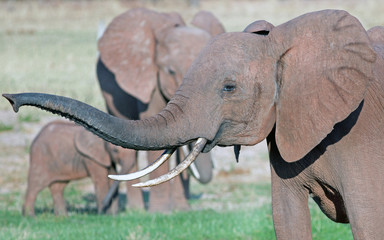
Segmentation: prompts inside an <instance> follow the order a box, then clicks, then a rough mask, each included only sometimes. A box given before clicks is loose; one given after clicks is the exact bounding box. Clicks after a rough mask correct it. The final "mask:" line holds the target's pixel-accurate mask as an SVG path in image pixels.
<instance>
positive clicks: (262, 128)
mask: <svg viewBox="0 0 384 240" xmlns="http://www.w3.org/2000/svg"><path fill="white" fill-rule="evenodd" d="M253 32H256V33H253ZM258 32H261V33H262V34H258ZM375 61H376V54H375V52H374V51H373V50H372V48H371V45H370V40H369V38H368V36H367V33H366V31H365V29H364V28H363V27H362V26H361V24H360V22H359V21H358V20H357V19H356V18H354V17H353V16H351V15H349V14H348V13H347V12H345V11H337V10H325V11H319V12H313V13H309V14H305V15H302V16H300V17H298V18H295V19H293V20H291V21H289V22H287V23H284V24H282V25H279V26H276V27H271V28H270V29H265V30H261V31H260V29H257V31H250V32H238V33H224V34H220V35H219V36H217V37H215V38H214V39H212V40H211V41H210V42H209V44H208V45H207V46H206V47H205V48H204V49H203V51H202V52H201V54H200V55H199V56H198V58H197V59H196V60H195V61H194V62H193V64H192V66H191V68H190V69H189V70H188V72H187V74H186V75H185V77H184V80H183V83H182V84H181V86H180V87H179V89H178V90H177V91H176V93H175V95H174V96H173V97H172V99H171V101H170V102H169V103H168V104H167V106H166V108H165V109H164V110H162V111H161V112H160V113H159V114H157V115H155V116H153V117H151V118H148V119H145V120H143V121H128V120H123V119H118V118H114V117H111V116H108V115H107V114H104V113H102V112H100V111H98V110H95V109H93V108H91V107H90V106H88V105H85V104H83V103H80V102H78V101H75V100H72V99H67V98H63V97H58V96H47V95H43V94H38V95H36V94H21V95H4V96H5V97H6V98H7V99H8V100H9V101H10V102H11V103H12V104H13V107H14V109H15V110H16V111H17V109H18V108H19V106H21V105H34V106H38V107H40V108H43V109H46V110H49V111H52V112H55V113H59V114H61V115H63V116H65V117H68V118H70V119H72V120H74V121H77V122H78V123H80V124H82V125H83V126H85V127H86V128H88V129H89V130H90V131H92V132H94V133H96V134H98V135H99V136H101V137H103V138H104V139H106V140H108V141H111V142H113V143H115V144H118V145H121V146H123V147H127V148H134V149H144V150H150V149H164V148H175V147H177V146H181V145H184V144H186V143H188V142H190V141H192V140H196V139H200V140H199V141H198V142H197V144H196V147H195V149H193V150H192V153H191V154H190V156H189V157H187V159H186V160H185V161H186V162H185V163H184V162H182V163H181V165H180V168H183V167H184V166H183V165H187V164H188V163H189V162H191V161H193V158H194V157H196V156H197V155H198V154H199V152H200V151H203V152H207V151H209V150H211V149H212V148H213V147H214V146H216V145H219V146H232V145H254V144H256V143H258V142H260V141H262V140H263V139H265V138H266V137H267V136H268V135H269V134H275V138H276V144H277V147H278V150H279V152H280V154H281V156H282V157H283V159H284V160H285V161H287V162H294V161H297V160H299V159H301V158H302V157H304V156H305V155H306V154H307V153H308V152H309V151H311V150H312V149H313V148H315V147H316V146H317V145H318V144H319V143H320V142H321V141H322V139H324V138H325V137H326V136H327V134H328V133H330V132H331V131H332V129H333V127H334V125H335V124H336V123H338V122H340V121H342V120H343V119H345V118H346V117H347V116H348V115H349V114H350V113H351V112H352V111H354V110H355V109H356V108H357V107H358V106H359V104H360V103H361V102H362V100H363V98H364V95H365V94H366V91H367V87H368V86H369V83H370V80H371V79H373V68H374V62H375ZM273 128H275V131H272V129H273ZM177 168H178V167H177ZM179 170H180V169H179V168H178V169H176V170H175V171H172V172H171V173H170V175H168V177H165V178H163V179H160V180H159V181H158V180H156V181H154V182H150V183H149V184H146V183H145V184H143V185H144V186H145V185H152V184H157V183H160V182H162V181H163V180H167V179H169V178H170V177H173V176H174V175H175V174H177V173H178V171H179ZM143 185H140V186H143Z"/></svg>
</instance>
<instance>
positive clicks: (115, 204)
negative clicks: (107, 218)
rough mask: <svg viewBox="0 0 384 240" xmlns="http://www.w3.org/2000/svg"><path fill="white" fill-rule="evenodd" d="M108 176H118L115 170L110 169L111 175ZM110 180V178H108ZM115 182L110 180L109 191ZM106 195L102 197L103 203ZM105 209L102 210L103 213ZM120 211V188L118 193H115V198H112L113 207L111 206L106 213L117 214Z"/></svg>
mask: <svg viewBox="0 0 384 240" xmlns="http://www.w3.org/2000/svg"><path fill="white" fill-rule="evenodd" d="M108 174H112V175H114V174H116V170H115V169H114V168H112V169H110V171H109V173H108ZM107 179H108V178H107ZM113 182H114V180H112V179H108V191H109V188H110V187H111V186H112V184H113ZM105 196H106V194H104V195H103V196H102V197H103V198H102V201H103V200H104V198H105ZM98 206H101V205H98ZM104 210H105V209H102V211H104ZM118 211H119V188H117V190H116V192H115V193H114V195H113V197H112V202H111V205H110V206H109V208H108V209H107V211H106V213H107V214H113V215H114V214H117V212H118Z"/></svg>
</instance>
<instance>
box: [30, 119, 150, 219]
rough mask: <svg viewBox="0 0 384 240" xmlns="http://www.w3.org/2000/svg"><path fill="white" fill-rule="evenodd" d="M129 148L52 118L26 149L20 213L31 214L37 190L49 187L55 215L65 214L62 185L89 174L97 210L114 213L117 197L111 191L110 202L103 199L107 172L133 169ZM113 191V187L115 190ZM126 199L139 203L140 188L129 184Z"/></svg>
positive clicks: (136, 205) (107, 183)
mask: <svg viewBox="0 0 384 240" xmlns="http://www.w3.org/2000/svg"><path fill="white" fill-rule="evenodd" d="M132 151H133V150H131V149H124V148H122V147H119V146H115V145H112V144H111V143H108V142H105V141H103V140H102V139H101V138H99V137H97V136H95V135H94V134H92V133H90V132H89V131H87V130H85V129H84V128H83V127H81V126H79V125H77V124H74V123H72V122H67V121H53V122H50V123H48V124H47V125H45V126H44V127H43V128H42V129H41V131H40V132H39V134H38V135H37V136H36V138H35V139H34V140H33V142H32V145H31V150H30V164H29V171H28V187H27V192H26V194H25V202H24V205H23V214H24V215H29V216H34V215H35V210H34V205H35V201H36V197H37V195H38V193H39V192H40V191H41V190H43V189H44V188H46V187H49V189H50V191H51V195H52V198H53V203H54V212H55V214H56V215H67V207H66V203H65V200H64V195H63V192H64V188H65V187H66V186H67V184H68V183H69V182H70V181H72V180H77V179H82V178H85V177H90V178H91V179H92V182H93V184H94V187H95V193H96V200H97V201H96V202H97V211H98V213H103V212H105V211H107V213H111V214H115V213H117V210H118V198H117V197H118V196H117V194H116V193H117V192H116V191H114V192H113V193H112V194H114V196H112V197H113V198H112V202H111V204H110V205H106V206H104V205H103V200H104V198H105V196H106V194H107V192H108V190H109V188H110V187H111V186H112V185H113V184H112V181H111V180H108V178H107V175H108V174H112V173H116V165H120V166H121V171H120V172H125V173H128V172H130V171H136V170H137V168H135V167H136V164H135V162H134V161H128V160H129V159H128V160H127V156H129V155H130V152H132ZM115 190H116V189H115ZM128 190H129V191H128V193H127V198H128V201H129V207H131V208H135V207H136V208H137V207H140V206H142V205H143V203H142V199H140V197H139V196H140V195H141V191H140V189H135V188H133V187H130V188H129V189H128Z"/></svg>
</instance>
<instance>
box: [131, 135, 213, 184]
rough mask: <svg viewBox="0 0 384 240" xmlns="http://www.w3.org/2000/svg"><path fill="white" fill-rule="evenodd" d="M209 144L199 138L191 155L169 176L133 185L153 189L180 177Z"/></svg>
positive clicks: (169, 173)
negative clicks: (152, 187)
mask: <svg viewBox="0 0 384 240" xmlns="http://www.w3.org/2000/svg"><path fill="white" fill-rule="evenodd" d="M206 143H207V139H205V138H199V139H197V141H196V143H195V146H194V147H193V149H192V151H191V152H190V153H189V155H188V156H187V157H186V158H185V159H184V161H182V162H181V163H180V164H179V165H177V166H176V167H175V168H174V169H172V170H171V171H170V172H168V173H167V174H164V175H162V176H160V177H158V178H155V179H152V180H149V181H146V182H142V183H137V184H133V185H132V186H133V187H151V186H155V185H158V184H160V183H163V182H166V181H168V180H171V179H172V178H174V177H176V176H177V175H179V174H180V173H181V172H182V171H184V170H185V169H186V168H187V167H188V166H189V165H191V163H192V162H193V161H195V159H196V158H197V156H198V155H199V154H200V152H201V151H202V150H203V148H204V146H205V144H206Z"/></svg>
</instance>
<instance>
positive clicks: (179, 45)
mask: <svg viewBox="0 0 384 240" xmlns="http://www.w3.org/2000/svg"><path fill="white" fill-rule="evenodd" d="M192 24H193V25H194V26H196V27H197V28H195V27H187V26H186V25H185V23H184V21H183V20H182V18H181V16H180V15H178V14H177V13H158V12H155V11H151V10H148V9H144V8H137V9H132V10H129V11H127V12H124V13H122V14H121V15H119V16H117V17H116V18H115V19H114V20H113V21H112V22H111V23H110V24H109V26H108V27H107V29H106V31H105V33H104V35H103V36H102V37H101V39H100V40H99V44H98V46H99V52H100V58H99V59H98V62H97V69H96V70H97V78H98V81H99V84H100V88H101V90H102V93H103V97H104V99H105V103H106V106H107V110H108V113H110V114H112V115H114V116H116V117H121V118H125V119H131V120H139V119H145V118H147V117H150V116H153V115H155V114H156V113H158V112H160V111H161V110H162V109H163V108H164V107H165V106H166V104H167V102H168V101H169V100H170V98H171V97H172V96H173V94H174V93H175V91H176V89H177V88H178V86H179V85H180V84H181V82H182V78H183V76H184V75H185V73H186V71H187V70H188V68H189V67H190V65H191V63H192V61H193V60H194V59H195V58H196V57H197V55H198V54H199V52H200V51H201V50H202V48H203V47H204V46H205V45H206V44H207V43H208V41H209V39H211V38H212V37H213V36H215V35H217V34H220V33H223V32H224V31H225V30H224V28H223V26H222V25H221V24H220V22H219V21H218V20H217V19H216V18H215V17H214V16H213V15H212V13H210V12H207V11H201V12H199V13H197V14H196V16H195V17H194V18H193V21H192ZM138 52H139V53H140V54H138ZM160 154H161V152H159V151H157V152H153V151H152V152H148V155H147V158H148V162H149V163H151V162H153V161H154V160H155V159H156V158H157V157H158V156H159V155H160ZM180 155H182V153H178V156H180ZM136 158H137V153H136V152H132V153H131V156H130V160H129V161H133V160H131V159H136ZM195 166H196V169H197V171H198V172H199V176H200V178H199V179H197V180H198V181H199V182H201V183H208V182H209V181H210V180H211V179H212V170H213V164H212V159H211V156H210V154H209V153H207V154H201V155H200V156H199V158H198V159H197V160H196V161H195ZM168 171H169V165H168V164H164V165H163V166H161V167H160V168H159V169H157V170H156V171H154V172H153V173H152V174H151V176H150V177H151V178H155V177H158V176H161V175H163V174H165V173H167V172H168ZM129 186H130V185H129ZM129 186H128V187H129ZM188 196H189V175H188V174H183V176H182V175H181V176H180V178H176V179H175V180H174V181H170V182H168V183H166V184H162V185H159V186H156V187H153V188H151V190H150V195H149V211H150V212H169V211H172V210H185V209H189V206H188V203H187V198H188Z"/></svg>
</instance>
